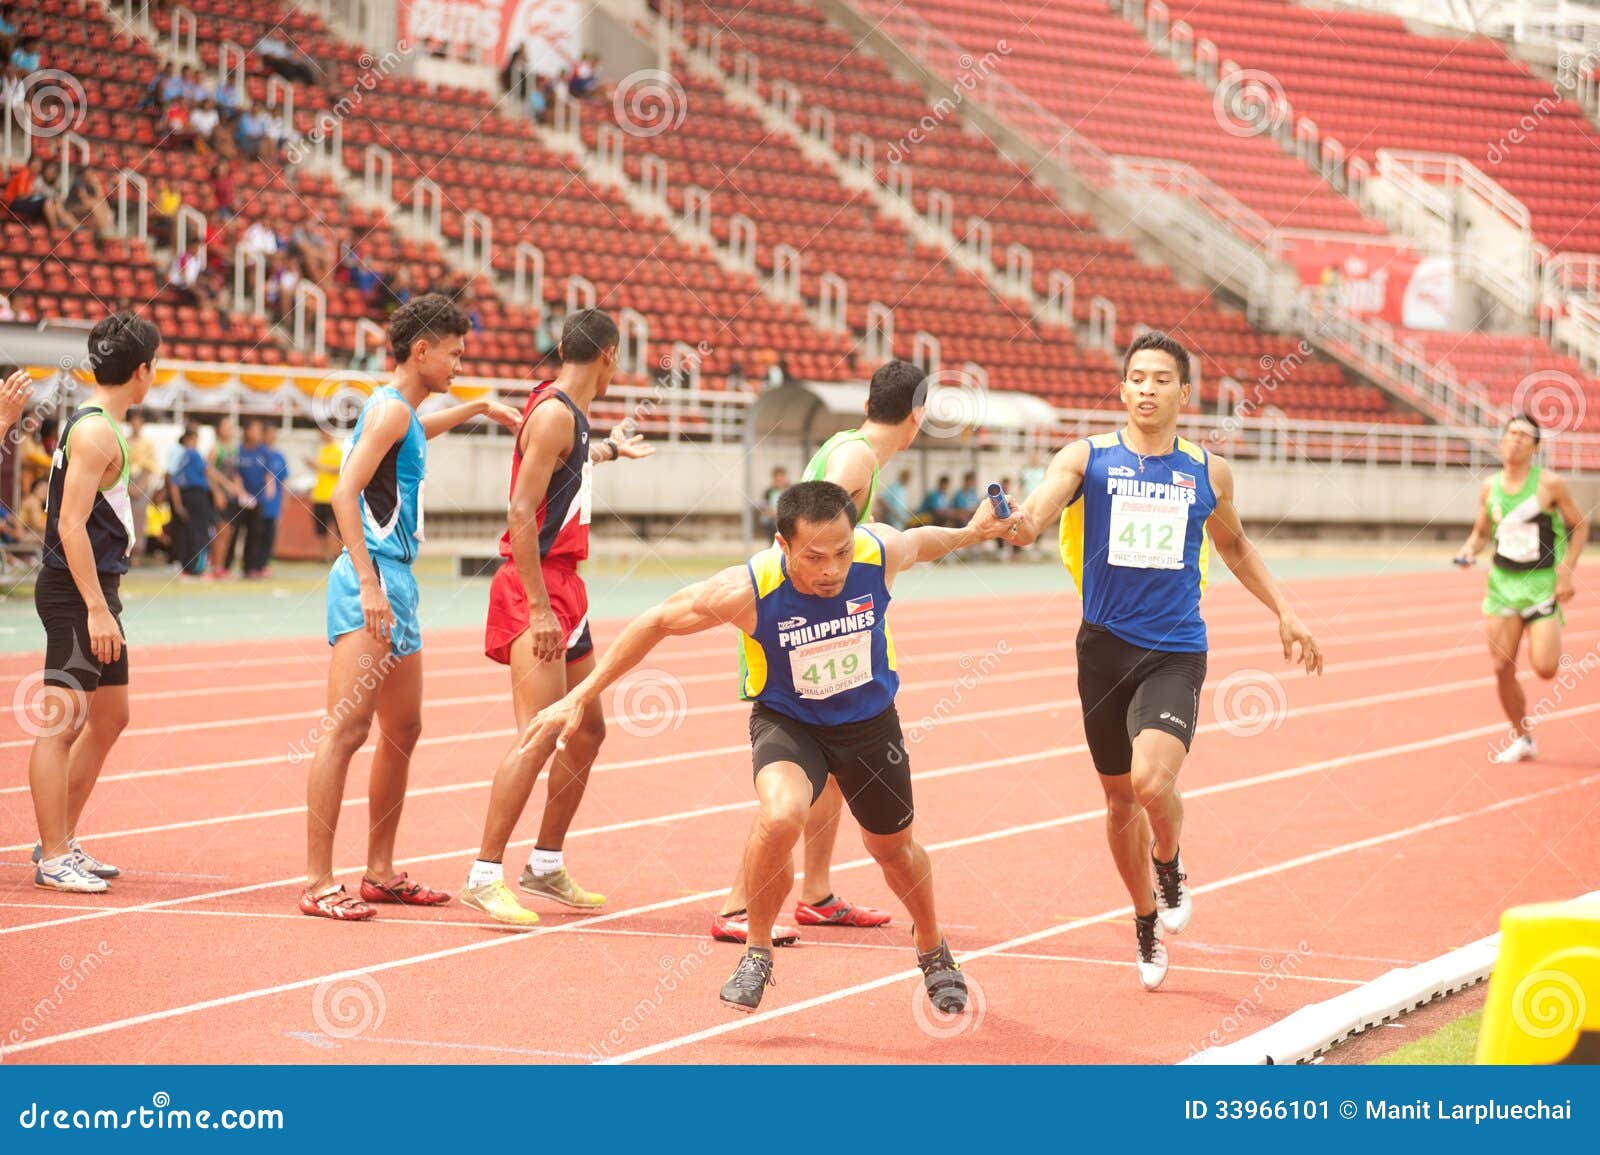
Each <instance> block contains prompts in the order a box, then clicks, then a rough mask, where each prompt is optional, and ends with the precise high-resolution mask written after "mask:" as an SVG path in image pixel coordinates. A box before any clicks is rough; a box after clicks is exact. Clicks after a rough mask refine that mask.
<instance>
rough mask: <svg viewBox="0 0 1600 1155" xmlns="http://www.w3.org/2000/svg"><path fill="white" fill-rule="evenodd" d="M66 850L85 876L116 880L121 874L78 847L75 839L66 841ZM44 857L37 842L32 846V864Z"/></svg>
mask: <svg viewBox="0 0 1600 1155" xmlns="http://www.w3.org/2000/svg"><path fill="white" fill-rule="evenodd" d="M67 849H68V851H70V852H71V854H72V856H73V859H74V860H75V861H76V862H77V864H78V869H79V870H81V871H83V872H84V873H85V874H92V875H94V876H95V877H96V878H117V877H119V876H120V875H121V874H122V868H121V867H119V866H112V865H111V864H110V863H109V862H101V861H100V860H99V859H98V858H96V857H95V856H94V855H92V854H90V853H89V852H88V851H87V850H85V849H84V848H83V847H82V846H80V845H78V840H77V839H76V838H69V839H67ZM43 857H44V847H42V846H40V845H39V844H38V843H37V842H35V843H34V844H33V864H34V865H35V866H38V865H39V860H40V859H41V858H43Z"/></svg>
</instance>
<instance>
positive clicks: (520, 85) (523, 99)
mask: <svg viewBox="0 0 1600 1155" xmlns="http://www.w3.org/2000/svg"><path fill="white" fill-rule="evenodd" d="M528 74H529V69H528V49H527V46H526V45H523V44H519V45H517V50H516V51H515V52H513V53H512V54H511V55H510V57H509V58H508V59H507V60H506V66H505V67H504V68H502V69H501V70H500V90H501V91H502V92H504V93H505V94H506V95H507V96H509V97H510V98H511V99H512V100H514V101H516V102H517V103H518V104H527V103H528Z"/></svg>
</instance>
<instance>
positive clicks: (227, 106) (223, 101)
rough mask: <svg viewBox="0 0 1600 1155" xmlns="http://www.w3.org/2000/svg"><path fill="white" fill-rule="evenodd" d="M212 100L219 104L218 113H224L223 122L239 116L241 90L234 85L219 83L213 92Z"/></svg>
mask: <svg viewBox="0 0 1600 1155" xmlns="http://www.w3.org/2000/svg"><path fill="white" fill-rule="evenodd" d="M211 99H212V100H214V101H216V102H217V111H218V112H220V113H222V119H223V120H232V119H234V118H235V117H236V116H238V115H239V111H240V107H239V90H238V88H236V87H235V86H234V85H232V84H230V83H227V82H225V81H221V80H219V81H217V86H216V87H215V88H214V89H212V90H211Z"/></svg>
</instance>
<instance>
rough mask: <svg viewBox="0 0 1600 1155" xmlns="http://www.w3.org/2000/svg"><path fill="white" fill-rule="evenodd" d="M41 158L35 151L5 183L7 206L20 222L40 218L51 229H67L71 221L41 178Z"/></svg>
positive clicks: (53, 230) (42, 163) (70, 226)
mask: <svg viewBox="0 0 1600 1155" xmlns="http://www.w3.org/2000/svg"><path fill="white" fill-rule="evenodd" d="M43 172H44V160H43V158H42V157H40V155H39V154H38V153H34V154H33V155H32V156H30V157H29V158H28V159H27V161H26V162H25V163H23V164H20V165H18V166H17V169H16V171H15V172H13V173H12V174H11V179H10V180H9V181H8V182H7V183H6V191H5V201H6V207H7V208H9V209H10V210H11V215H12V216H14V217H16V218H17V219H18V220H19V221H24V222H31V221H43V222H44V223H45V227H46V228H48V229H49V230H50V231H51V232H56V231H57V230H70V229H71V228H72V221H71V219H70V218H69V217H68V216H67V214H66V210H64V209H63V208H62V207H61V202H60V201H59V200H58V199H56V196H55V193H54V191H53V190H52V189H51V188H50V187H49V186H48V185H47V184H46V182H45V181H44V179H43Z"/></svg>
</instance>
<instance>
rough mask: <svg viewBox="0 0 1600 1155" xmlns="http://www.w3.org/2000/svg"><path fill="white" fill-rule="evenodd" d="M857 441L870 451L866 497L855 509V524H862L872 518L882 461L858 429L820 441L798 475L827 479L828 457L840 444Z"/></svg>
mask: <svg viewBox="0 0 1600 1155" xmlns="http://www.w3.org/2000/svg"><path fill="white" fill-rule="evenodd" d="M854 442H859V443H860V444H862V445H865V446H866V447H867V449H868V450H869V451H870V452H871V453H872V480H871V481H870V482H869V483H868V484H867V499H866V500H865V501H863V502H862V503H861V508H860V509H858V510H856V524H857V525H862V524H864V523H866V522H868V521H871V520H872V503H873V502H874V501H875V500H876V499H877V496H878V474H879V472H880V471H881V470H882V463H881V462H879V461H878V450H877V448H876V447H875V446H874V445H873V444H872V439H871V438H870V437H868V436H867V435H866V434H865V433H863V432H862V431H861V430H859V429H845V430H841V431H840V432H838V433H835V434H834V435H833V436H832V437H830V438H828V440H826V441H824V442H823V443H822V446H821V448H819V449H818V450H817V451H816V452H815V453H813V454H812V455H811V460H810V461H808V462H807V463H806V468H805V472H804V473H802V474H801V475H800V480H801V481H827V480H828V458H829V457H831V456H832V455H833V451H834V450H835V449H838V448H839V447H840V446H841V445H849V444H851V443H854Z"/></svg>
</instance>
